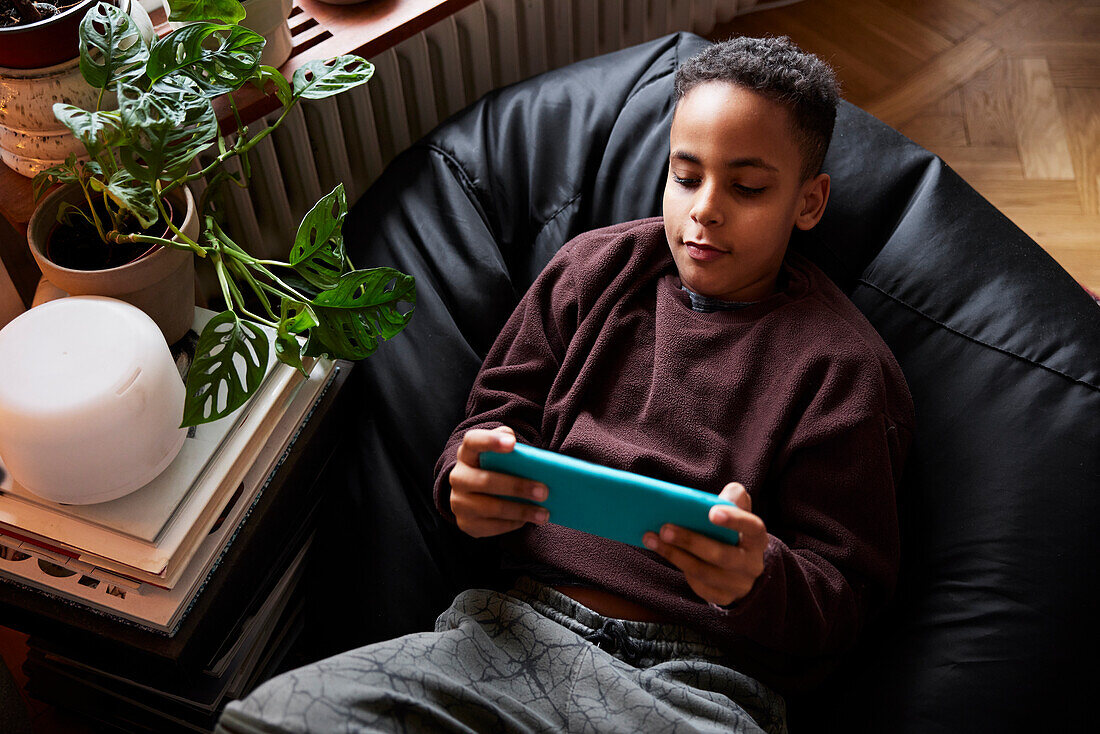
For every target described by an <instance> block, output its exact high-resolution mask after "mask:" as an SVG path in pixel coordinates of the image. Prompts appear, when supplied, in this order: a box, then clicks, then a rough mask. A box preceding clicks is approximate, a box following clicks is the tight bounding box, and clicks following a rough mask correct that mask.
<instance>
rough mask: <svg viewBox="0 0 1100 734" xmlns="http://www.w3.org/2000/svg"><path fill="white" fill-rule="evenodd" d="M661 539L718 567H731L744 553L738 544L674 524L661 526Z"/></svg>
mask: <svg viewBox="0 0 1100 734" xmlns="http://www.w3.org/2000/svg"><path fill="white" fill-rule="evenodd" d="M661 540H663V541H664V542H665V543H666V544H667V545H671V546H673V547H676V548H679V549H681V550H683V551H686V552H687V553H689V554H691V555H692V556H694V557H695V558H698V559H699V560H701V561H703V562H705V563H708V564H710V565H712V566H718V567H720V568H731V567H733V566H734V565H736V564H737V563H738V561H739V560H740V558H741V556H742V555H743V554H744V550H743V549H742V548H741V547H739V546H736V545H730V544H729V543H723V542H721V541H718V540H714V539H712V538H708V537H706V536H705V535H700V534H699V533H695V532H692V531H691V530H686V529H684V528H681V527H678V526H676V525H665V526H664V527H662V528H661Z"/></svg>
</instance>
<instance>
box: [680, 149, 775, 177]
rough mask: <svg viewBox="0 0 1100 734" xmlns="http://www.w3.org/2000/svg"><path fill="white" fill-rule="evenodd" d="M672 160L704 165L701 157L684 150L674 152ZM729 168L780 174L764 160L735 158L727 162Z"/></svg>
mask: <svg viewBox="0 0 1100 734" xmlns="http://www.w3.org/2000/svg"><path fill="white" fill-rule="evenodd" d="M672 158H673V159H675V160H680V161H684V162H686V163H695V164H698V165H702V161H700V160H699V157H698V156H696V155H695V154H693V153H688V152H687V151H683V150H676V151H673V152H672ZM726 167H727V168H763V169H764V170H765V171H772V172H774V173H779V169H778V168H776V167H775V166H773V165H772V164H770V163H768V162H767V161H765V160H764V159H763V158H759V157H752V158H734V159H733V160H729V161H726Z"/></svg>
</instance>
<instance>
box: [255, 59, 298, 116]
mask: <svg viewBox="0 0 1100 734" xmlns="http://www.w3.org/2000/svg"><path fill="white" fill-rule="evenodd" d="M268 82H271V83H272V84H273V85H274V87H275V97H276V98H277V99H278V100H279V104H281V105H282V106H283V107H289V106H290V105H291V104H292V103H293V102H294V90H292V89H291V88H290V82H288V81H287V79H286V77H285V76H283V72H281V71H279V70H278V69H276V68H275V67H274V66H264V65H261V66H260V68H259V69H257V70H256V77H255V78H254V79H253V80H252V83H253V84H255V85H256V87H257V88H259V90H260V91H262V92H264V87H266V86H267V83H268ZM264 93H265V94H266V92H264Z"/></svg>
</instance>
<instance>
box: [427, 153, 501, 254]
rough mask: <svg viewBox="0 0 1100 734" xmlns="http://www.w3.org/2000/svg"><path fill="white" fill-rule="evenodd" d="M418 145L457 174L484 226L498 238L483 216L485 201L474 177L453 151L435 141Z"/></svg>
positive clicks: (494, 237)
mask: <svg viewBox="0 0 1100 734" xmlns="http://www.w3.org/2000/svg"><path fill="white" fill-rule="evenodd" d="M419 145H421V146H423V147H424V148H425V149H427V150H428V151H429V152H432V153H435V154H436V155H438V156H439V157H441V158H442V159H443V160H444V162H445V163H446V164H447V166H448V167H449V168H451V169H452V170H453V171H455V172H456V173H458V174H459V181H460V183H461V184H462V188H463V189H465V190H466V193H467V194H468V195H469V196H471V197H472V198H473V199H474V200H476V201H477V203H478V208H479V209H480V211H479V212H478V214H479V215H480V216H481V221H482V222H483V223H484V224H485V227H486V228H487V229H488V230H489V231H490V232H492V233H493V239H494V240H495V239H499V238H498V237H497V233H496V232H494V231H493V226H492V223H491V222H489V221H488V219H487V218H486V216H485V202H483V201H482V200H481V197H480V196H479V195H478V189H477V186H476V185H475V184H474V179H473V177H472V176H471V175H470V173H469V172H468V171H467V170H466V169H465V168H464V167H463V165H462V162H461V161H460V160H459V159H458V158H456V157H455V155H454V154H453V153H451V152H450V151H448V150H445V149H444V148H442V147H441V146H440V145H438V144H437V143H432V142H421V143H419Z"/></svg>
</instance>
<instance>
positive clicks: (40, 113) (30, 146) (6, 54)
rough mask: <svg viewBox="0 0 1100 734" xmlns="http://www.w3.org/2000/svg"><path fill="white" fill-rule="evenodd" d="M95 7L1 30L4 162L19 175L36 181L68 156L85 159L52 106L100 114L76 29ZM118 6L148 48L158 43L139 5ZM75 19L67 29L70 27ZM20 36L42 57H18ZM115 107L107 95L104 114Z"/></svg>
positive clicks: (0, 143)
mask: <svg viewBox="0 0 1100 734" xmlns="http://www.w3.org/2000/svg"><path fill="white" fill-rule="evenodd" d="M95 1H96V0H93V1H92V2H88V3H81V4H80V5H79V6H77V7H74V8H71V9H70V10H67V11H65V12H64V13H61V14H60V15H55V16H54V17H52V18H47V19H46V20H42V21H39V22H38V23H32V24H30V25H27V26H16V27H14V28H4V29H0V160H3V162H4V163H5V164H6V165H7V166H8V167H9V168H11V169H13V170H14V171H16V172H17V173H20V174H22V175H24V176H34V175H35V174H36V173H38V172H39V171H41V170H42V169H44V168H49V167H50V166H54V165H57V164H58V163H61V162H63V161H64V160H65V158H66V157H67V156H68V155H69V153H76V154H77V155H78V156H81V157H83V156H84V155H86V154H85V151H84V147H83V146H82V145H81V144H80V142H79V141H78V140H77V139H76V138H74V137H73V135H72V133H71V132H69V129H68V128H67V127H65V126H64V125H62V124H61V123H60V122H59V121H58V120H57V118H55V117H54V115H53V106H54V103H56V102H64V103H66V104H71V105H75V106H77V107H80V108H81V109H85V110H92V109H95V105H96V99H97V97H98V96H99V90H98V89H93V88H92V87H90V86H89V85H88V83H87V82H86V81H84V77H83V76H82V75H81V74H80V45H79V40H78V37H77V27H78V26H79V24H80V21H81V20H82V19H83V18H84V14H85V13H86V12H87V11H88V9H89V8H90V7H91V6H92V5H94V4H95ZM114 4H115V5H116V6H118V7H119V8H121V9H122V11H123V12H125V13H127V14H129V16H130V18H131V19H132V20H133V21H134V23H135V24H136V25H137V27H138V29H139V30H140V31H141V34H142V36H144V37H145V40H146V42H147V43H151V42H152V41H153V40H155V39H156V33H155V32H154V31H153V22H152V21H151V20H150V19H149V14H148V13H147V12H145V8H143V7H142V5H141V3H140V2H138V0H117V1H116V2H114ZM74 18H75V20H73V21H72V23H71V26H72V27H71V28H70V27H68V25H66V23H68V21H69V20H71V19H74ZM17 32H18V33H17ZM9 36H10V37H9ZM16 36H18V37H19V38H21V39H22V40H21V41H20V44H22V45H25V46H27V47H28V48H33V47H40V48H41V49H42V53H34V54H29V55H26V56H21V55H19V54H18V53H14V51H15V50H16V49H15V47H9V46H8V45H7V44H8V43H9V42H11V41H12V40H13V39H14V38H15V37H16ZM22 45H21V46H20V48H21V47H22ZM55 59H56V60H55ZM31 60H34V61H36V62H42V63H33V64H32V63H30V62H31ZM47 62H48V63H47ZM115 106H116V101H115V95H114V92H109V93H107V94H104V96H103V103H102V108H103V109H105V110H109V109H114V108H115Z"/></svg>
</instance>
